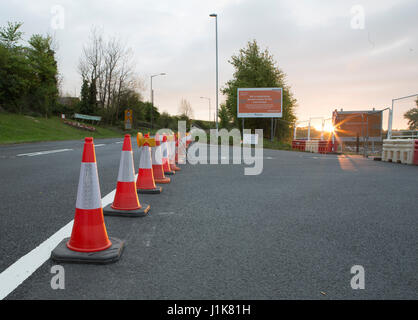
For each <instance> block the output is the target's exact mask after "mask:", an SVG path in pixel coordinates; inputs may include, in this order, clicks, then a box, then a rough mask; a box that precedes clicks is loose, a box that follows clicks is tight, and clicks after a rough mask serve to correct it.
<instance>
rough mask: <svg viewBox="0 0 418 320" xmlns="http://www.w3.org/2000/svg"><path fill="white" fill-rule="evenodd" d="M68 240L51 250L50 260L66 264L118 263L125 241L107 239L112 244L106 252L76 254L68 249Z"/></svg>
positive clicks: (76, 252)
mask: <svg viewBox="0 0 418 320" xmlns="http://www.w3.org/2000/svg"><path fill="white" fill-rule="evenodd" d="M69 240H70V238H65V239H64V240H62V241H61V242H60V243H59V245H58V246H57V247H56V248H55V249H54V250H52V252H51V259H52V260H54V261H56V262H67V263H90V264H108V263H113V262H116V261H118V260H119V259H120V256H121V255H122V252H123V249H124V247H125V241H123V240H120V239H117V238H109V240H110V241H111V242H112V246H110V247H109V248H108V249H106V250H103V251H97V252H78V251H73V250H70V249H68V247H67V242H68V241H69Z"/></svg>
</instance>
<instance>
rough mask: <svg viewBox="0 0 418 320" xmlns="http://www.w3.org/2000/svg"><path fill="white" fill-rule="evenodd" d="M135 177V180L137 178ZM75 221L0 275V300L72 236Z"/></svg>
mask: <svg viewBox="0 0 418 320" xmlns="http://www.w3.org/2000/svg"><path fill="white" fill-rule="evenodd" d="M137 176H138V175H136V176H135V180H136V177H137ZM115 193H116V189H115V190H113V191H112V192H110V193H109V194H107V195H106V196H105V197H104V198H102V207H105V206H107V205H108V204H109V203H112V202H113V199H114V198H115ZM73 223H74V220H71V221H70V222H69V223H67V224H66V225H65V226H64V227H62V228H61V229H60V230H58V232H56V233H54V234H53V235H52V236H51V237H50V238H48V239H47V240H45V241H44V242H42V243H41V244H40V245H39V246H38V247H36V248H35V249H33V250H32V251H31V252H29V253H28V254H26V255H25V256H23V257H21V258H20V259H19V260H17V261H16V262H15V263H13V264H12V265H11V266H10V267H8V268H7V269H6V270H4V271H3V272H2V273H0V300H3V299H4V298H6V297H7V296H8V295H9V294H10V293H11V292H13V291H14V290H15V289H16V288H17V287H18V286H20V285H21V284H22V283H23V281H25V280H26V279H27V278H29V277H30V276H31V274H32V273H34V272H35V271H36V270H37V269H38V268H39V267H40V266H42V265H43V264H44V262H45V261H47V260H48V259H49V258H50V257H51V251H52V250H54V248H55V247H56V246H57V245H58V244H59V243H60V242H61V241H62V240H63V239H64V238H68V237H70V236H71V231H72V229H73Z"/></svg>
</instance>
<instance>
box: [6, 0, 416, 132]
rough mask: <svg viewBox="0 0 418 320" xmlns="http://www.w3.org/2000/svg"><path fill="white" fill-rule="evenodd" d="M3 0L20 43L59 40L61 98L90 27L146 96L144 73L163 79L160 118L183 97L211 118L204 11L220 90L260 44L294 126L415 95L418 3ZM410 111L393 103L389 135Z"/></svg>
mask: <svg viewBox="0 0 418 320" xmlns="http://www.w3.org/2000/svg"><path fill="white" fill-rule="evenodd" d="M0 1H1V11H0V25H5V24H6V22H7V21H22V22H24V26H23V29H22V30H23V31H24V32H25V39H27V38H29V36H30V35H31V34H33V33H42V34H45V33H51V34H53V35H55V37H56V39H57V41H58V44H59V49H58V60H59V68H60V73H61V75H62V76H63V88H62V91H64V92H71V93H72V94H74V92H76V93H77V95H79V91H80V84H81V79H80V78H81V77H80V75H79V74H78V72H77V65H78V60H79V57H80V55H81V49H82V46H83V45H84V44H86V43H87V41H88V36H89V32H90V29H91V27H92V26H96V27H100V28H103V30H104V33H105V34H106V35H109V36H114V35H116V36H120V37H121V38H122V39H123V40H124V41H125V43H127V45H128V46H129V47H131V48H132V49H133V51H134V54H135V61H136V71H137V72H138V74H139V75H140V77H141V78H142V79H143V80H144V81H145V84H146V88H145V90H144V91H143V92H142V94H143V96H144V97H145V98H146V99H149V96H150V93H149V82H150V80H149V77H150V75H151V74H156V73H160V72H165V73H167V76H165V77H157V78H154V90H155V104H156V105H157V106H158V107H159V109H160V111H167V112H169V113H171V114H176V113H177V111H178V106H179V103H180V100H181V98H185V99H187V100H188V101H190V103H191V105H192V107H193V109H194V113H195V118H198V119H205V120H206V119H208V117H209V112H208V101H207V100H203V99H200V97H201V96H206V97H209V98H211V104H212V114H213V112H214V108H215V94H216V93H215V20H214V19H213V18H210V17H209V14H210V13H217V14H218V31H219V82H220V86H223V84H224V83H225V82H227V81H228V80H229V79H231V77H232V74H233V68H232V66H231V65H230V64H229V63H228V60H229V59H230V57H231V56H232V55H233V54H236V53H238V51H239V49H240V48H243V47H244V46H245V45H246V43H247V41H251V40H253V39H256V40H257V41H258V43H259V44H260V46H261V47H262V48H268V49H269V51H270V53H271V54H272V55H273V56H274V57H275V59H276V61H277V62H278V65H279V67H280V68H281V69H282V70H283V71H284V72H285V73H286V74H287V81H288V84H289V85H290V86H291V87H292V91H293V93H294V96H295V97H296V99H297V100H298V108H297V116H298V118H299V119H300V120H306V119H308V118H309V117H322V116H323V117H325V118H330V117H331V114H332V110H334V109H335V108H338V109H340V108H344V110H365V109H371V108H372V107H375V108H376V109H383V108H385V107H388V106H390V105H391V101H392V98H397V97H401V96H406V95H410V94H415V93H418V18H417V17H418V1H416V0H391V1H389V0H370V1H360V0H357V1H349V0H347V1H335V0H321V1H319V0H318V1H299V0H298V1H294V0H293V1H292V0H289V1H273V0H270V1H266V0H261V1H260V0H230V1H227V0H223V1H222V0H212V1H197V0H195V1H191V0H176V1H157V0H154V1H148V0H147V1H144V0H135V1H133V0H132V1H128V0H126V1H116V0H113V1H109V0H88V1H81V0H78V1H70V0H67V1H64V0H54V1H49V0H42V1H29V0H7V1H6V0H0ZM55 5H59V6H61V7H62V8H63V9H64V28H63V29H54V28H52V27H51V22H52V21H53V17H54V14H53V13H51V10H52V8H53V7H54V6H55ZM362 10H363V11H364V20H362V19H361V11H362ZM54 21H56V20H54ZM220 100H221V102H222V101H223V100H224V97H222V96H220ZM413 106H414V103H413V99H408V100H407V101H402V102H399V103H397V104H396V105H395V121H394V128H396V127H402V126H403V124H404V121H403V120H402V113H403V112H405V111H406V110H408V109H409V108H411V107H413ZM285 107H286V106H284V108H285ZM212 119H213V116H212Z"/></svg>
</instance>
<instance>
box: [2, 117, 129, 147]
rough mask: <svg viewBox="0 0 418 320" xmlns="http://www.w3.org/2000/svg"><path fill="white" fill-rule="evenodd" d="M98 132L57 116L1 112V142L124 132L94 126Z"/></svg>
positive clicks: (78, 137)
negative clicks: (74, 124)
mask: <svg viewBox="0 0 418 320" xmlns="http://www.w3.org/2000/svg"><path fill="white" fill-rule="evenodd" d="M93 127H95V128H96V130H97V131H96V132H89V131H85V130H81V129H76V128H72V127H70V126H68V125H66V124H63V123H62V122H61V120H60V119H59V118H57V117H52V118H49V119H45V118H42V117H31V116H26V115H19V114H12V113H0V144H12V143H24V142H36V141H59V140H77V139H83V138H84V137H88V136H91V137H94V138H116V137H121V136H123V134H124V132H122V131H121V130H118V129H116V128H111V127H110V128H108V127H102V126H93Z"/></svg>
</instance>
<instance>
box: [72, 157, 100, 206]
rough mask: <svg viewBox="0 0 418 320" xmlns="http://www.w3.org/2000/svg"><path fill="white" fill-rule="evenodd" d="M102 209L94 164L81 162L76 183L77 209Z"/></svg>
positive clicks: (95, 165)
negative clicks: (78, 178)
mask: <svg viewBox="0 0 418 320" xmlns="http://www.w3.org/2000/svg"><path fill="white" fill-rule="evenodd" d="M101 207H102V196H101V194H100V186H99V176H98V174H97V164H96V163H95V162H88V163H85V162H82V163H81V170H80V180H79V181H78V190H77V202H76V208H78V209H84V210H89V209H97V208H101Z"/></svg>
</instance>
